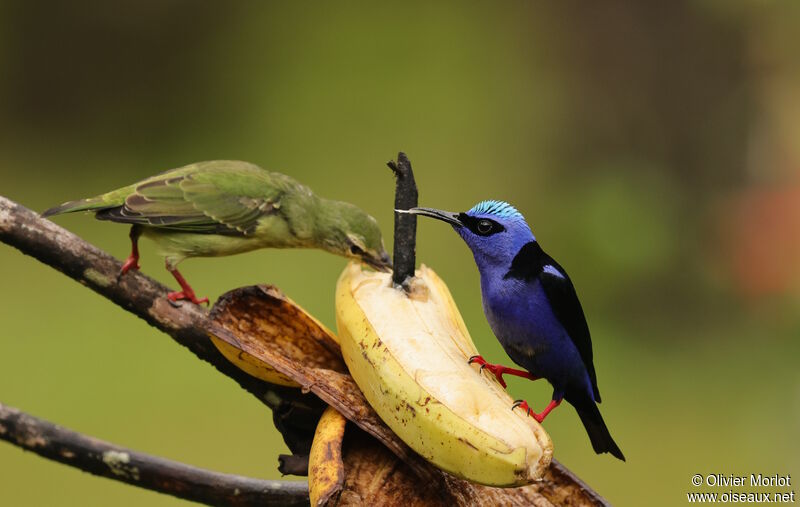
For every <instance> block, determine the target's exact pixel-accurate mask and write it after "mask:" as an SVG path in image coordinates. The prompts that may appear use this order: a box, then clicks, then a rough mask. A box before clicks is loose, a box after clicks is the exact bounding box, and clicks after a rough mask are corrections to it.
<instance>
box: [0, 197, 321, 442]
mask: <svg viewBox="0 0 800 507" xmlns="http://www.w3.org/2000/svg"><path fill="white" fill-rule="evenodd" d="M0 241H2V242H4V243H7V244H9V245H11V246H13V247H15V248H17V249H19V250H20V251H21V252H22V253H24V254H27V255H30V256H32V257H34V258H36V259H38V260H39V261H41V262H43V263H45V264H47V265H48V266H51V267H53V268H55V269H57V270H59V271H61V272H62V273H64V274H65V275H67V276H69V277H70V278H73V279H74V280H76V281H78V282H79V283H81V284H82V285H85V286H87V287H89V288H90V289H92V290H94V291H95V292H97V293H99V294H101V295H103V296H105V297H106V298H108V299H110V300H111V301H113V302H114V303H116V304H117V305H119V306H121V307H122V308H123V309H125V310H127V311H129V312H131V313H133V314H134V315H137V316H139V317H141V318H142V319H144V320H145V321H147V322H148V323H149V324H150V325H152V326H154V327H156V328H158V329H160V330H161V331H164V332H165V333H167V334H168V335H170V336H171V337H172V338H173V339H174V340H175V341H176V342H178V343H180V344H181V345H183V346H185V347H187V348H188V349H189V350H191V351H192V352H193V353H194V354H195V355H196V356H197V357H198V358H200V359H202V360H204V361H207V362H209V363H210V364H211V365H213V366H214V367H215V368H216V369H217V370H219V371H220V372H221V373H222V374H223V375H225V376H227V377H230V378H231V379H233V380H234V381H235V382H236V383H238V384H239V385H240V386H241V387H242V388H244V389H245V390H247V391H248V392H250V393H252V394H253V395H254V396H255V397H256V398H258V399H259V401H261V402H262V403H264V404H265V405H267V406H268V407H270V408H271V409H272V410H273V416H274V419H275V425H276V427H277V428H278V430H279V431H280V432H281V434H282V435H283V437H284V440H285V441H286V444H287V445H288V446H289V449H290V450H291V451H292V452H293V453H295V454H299V455H303V454H307V453H308V450H309V449H310V448H311V439H312V438H313V435H314V428H315V427H316V422H317V421H318V420H319V417H320V416H321V415H322V411H323V410H324V409H325V406H326V405H325V404H324V403H323V402H322V401H321V400H319V398H317V397H316V396H314V395H313V394H303V393H302V392H301V391H300V390H299V389H293V388H287V387H282V386H277V385H273V384H269V383H267V382H264V381H262V380H259V379H257V378H255V377H251V376H250V375H248V374H246V373H244V372H243V371H242V370H240V369H239V368H237V367H236V366H234V365H233V364H231V363H230V362H229V361H228V360H227V359H225V357H224V356H223V355H222V354H221V353H220V352H219V351H218V350H217V348H216V347H214V345H213V344H212V343H211V340H209V338H208V329H212V328H213V323H212V322H211V320H210V319H209V318H208V312H207V311H206V310H205V309H204V308H202V307H200V306H197V305H194V304H191V303H187V302H184V303H181V304H180V305H179V306H177V307H176V306H173V305H172V304H171V303H170V301H169V300H168V299H167V297H166V295H167V292H168V291H169V289H168V288H167V287H165V286H164V285H161V284H160V283H158V282H157V281H155V280H153V279H152V278H149V277H147V276H145V275H143V274H142V273H140V272H138V271H130V272H128V273H127V274H126V275H125V276H122V277H120V279H119V281H118V280H117V275H118V273H119V271H120V268H121V266H122V264H121V263H120V262H119V261H117V260H116V259H115V258H114V257H112V256H111V255H109V254H107V253H106V252H103V251H102V250H100V249H99V248H97V247H95V246H93V245H91V244H89V243H88V242H86V241H84V240H83V239H81V238H79V237H78V236H76V235H75V234H72V233H71V232H69V231H67V230H66V229H63V228H62V227H59V226H57V225H56V224H54V223H53V222H51V221H49V220H46V219H44V218H42V217H40V216H39V215H38V214H37V213H35V212H33V211H31V210H29V209H28V208H26V207H24V206H22V205H20V204H18V203H16V202H14V201H12V200H10V199H7V198H5V197H3V196H0ZM286 414H291V417H285V415H286Z"/></svg>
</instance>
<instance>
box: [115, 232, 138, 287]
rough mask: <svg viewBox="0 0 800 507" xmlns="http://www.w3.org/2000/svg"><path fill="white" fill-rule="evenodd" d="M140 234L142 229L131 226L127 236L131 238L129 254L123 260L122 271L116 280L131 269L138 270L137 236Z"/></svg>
mask: <svg viewBox="0 0 800 507" xmlns="http://www.w3.org/2000/svg"><path fill="white" fill-rule="evenodd" d="M141 234H142V229H141V228H140V227H139V226H138V225H132V226H131V232H130V234H129V236H130V238H131V254H130V255H129V256H128V258H127V259H125V263H124V264H123V265H122V269H121V270H120V271H119V275H118V276H117V278H118V279H119V277H121V276H122V275H124V274H125V273H127V272H128V271H130V270H132V269H139V236H140V235H141Z"/></svg>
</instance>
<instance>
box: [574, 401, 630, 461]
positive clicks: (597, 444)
mask: <svg viewBox="0 0 800 507" xmlns="http://www.w3.org/2000/svg"><path fill="white" fill-rule="evenodd" d="M567 401H569V402H570V403H571V404H572V405H573V406H574V407H575V410H576V411H577V412H578V416H579V417H580V418H581V422H582V423H583V426H584V428H586V433H588V434H589V440H591V441H592V447H593V448H594V452H596V453H597V454H602V453H604V452H608V453H611V455H612V456H615V457H616V458H619V459H621V460H622V461H625V456H624V455H623V454H622V451H621V450H620V449H619V446H617V443H616V442H614V439H613V438H611V433H609V432H608V428H607V427H606V423H605V421H603V416H602V415H600V409H598V408H597V404H596V403H595V402H594V401H593V400H591V399H586V400H580V401H577V400H570V399H567ZM576 401H577V402H576Z"/></svg>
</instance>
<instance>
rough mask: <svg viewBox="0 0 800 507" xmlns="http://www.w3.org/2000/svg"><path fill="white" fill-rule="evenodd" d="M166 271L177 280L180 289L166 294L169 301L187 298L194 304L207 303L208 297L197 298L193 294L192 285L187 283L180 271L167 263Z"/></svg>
mask: <svg viewBox="0 0 800 507" xmlns="http://www.w3.org/2000/svg"><path fill="white" fill-rule="evenodd" d="M167 271H169V272H170V273H172V276H174V277H175V280H177V281H178V283H179V284H180V286H181V289H182V290H181V291H180V292H170V293H169V294H167V297H168V298H169V300H170V301H179V300H181V299H188V300H189V301H191V302H192V303H194V304H196V305H199V304H201V303H208V298H203V299H197V296H195V294H194V289H192V287H191V286H190V285H189V282H187V281H186V279H185V278H184V277H183V275H181V274H180V272H178V270H177V269H175V268H170V266H169V263H167Z"/></svg>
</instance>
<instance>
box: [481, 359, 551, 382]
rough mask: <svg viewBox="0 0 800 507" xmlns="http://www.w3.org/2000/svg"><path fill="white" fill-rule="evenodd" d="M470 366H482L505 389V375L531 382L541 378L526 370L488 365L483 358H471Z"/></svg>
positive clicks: (500, 365)
mask: <svg viewBox="0 0 800 507" xmlns="http://www.w3.org/2000/svg"><path fill="white" fill-rule="evenodd" d="M468 363H469V364H472V363H476V364H479V365H481V371H483V369H484V368H486V369H487V370H489V371H490V372H492V373H493V374H494V376H495V378H497V381H498V382H500V385H501V386H503V387H504V388H505V387H506V381H505V380H503V375H504V374H506V375H515V376H517V377H522V378H526V379H529V380H539V377H536V376H534V375H531V374H530V373H528V372H527V371H524V370H517V369H516V368H509V367H508V366H503V365H502V364H491V363H487V362H486V360H485V359H484V358H483V357H481V356H472V357H470V358H469V361H468Z"/></svg>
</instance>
